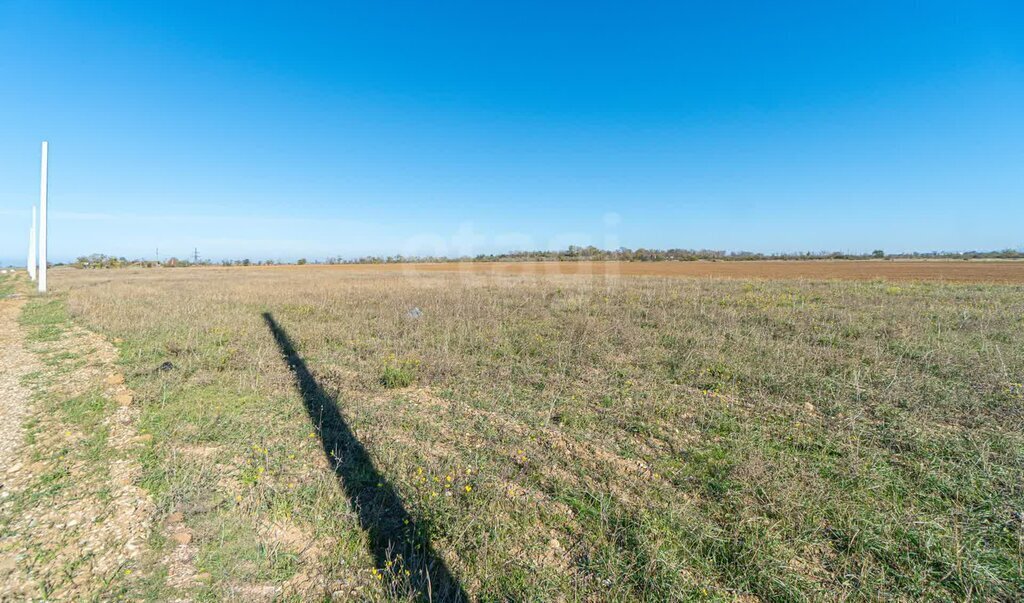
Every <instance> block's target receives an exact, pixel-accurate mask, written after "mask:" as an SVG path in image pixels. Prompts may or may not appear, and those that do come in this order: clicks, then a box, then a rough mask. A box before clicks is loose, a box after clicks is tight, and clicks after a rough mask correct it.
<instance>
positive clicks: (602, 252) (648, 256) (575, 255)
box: [58, 245, 1024, 268]
mask: <svg viewBox="0 0 1024 603" xmlns="http://www.w3.org/2000/svg"><path fill="white" fill-rule="evenodd" d="M871 259H876V260H910V259H922V260H923V259H948V260H980V259H1024V251H1022V250H1015V249H1004V250H1001V251H929V252H913V253H885V252H884V251H883V250H881V249H876V250H874V251H872V252H871V253H843V252H839V251H817V252H813V251H807V252H802V253H757V252H754V251H721V250H713V249H646V248H642V247H641V248H639V249H629V248H628V247H620V248H618V249H613V250H609V249H599V248H597V247H594V246H593V245H590V246H586V247H582V246H577V245H570V246H569V248H568V249H565V250H561V251H511V252H508V253H497V254H479V255H475V256H462V257H444V256H416V255H389V256H365V257H361V258H355V259H350V258H342V257H329V258H327V259H326V260H325V261H324V262H323V263H325V264H406V263H424V262H429V263H439V262H573V261H605V260H617V261H620V262H669V261H675V262H694V261H698V260H703V261H730V262H742V261H753V260H794V261H795V260H871ZM289 263H292V262H281V261H276V260H262V261H259V260H250V259H249V258H245V259H241V260H220V261H218V262H213V261H210V260H201V261H199V262H193V261H189V260H186V259H178V258H176V257H171V258H167V259H165V260H162V261H159V262H157V261H155V260H128V259H125V258H124V257H114V256H109V255H104V254H102V253H94V254H92V255H88V256H81V257H79V258H77V259H76V260H75V261H74V262H72V263H71V264H70V265H71V266H74V267H76V268H124V267H129V266H133V267H141V268H155V267H162V268H184V267H188V266H276V265H282V264H289ZM294 263H295V264H298V265H303V264H307V263H317V264H318V263H321V262H318V261H313V262H309V261H308V260H307V259H306V258H300V259H299V260H297V261H296V262H294ZM58 265H59V264H58Z"/></svg>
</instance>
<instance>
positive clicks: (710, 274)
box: [321, 260, 1024, 283]
mask: <svg viewBox="0 0 1024 603" xmlns="http://www.w3.org/2000/svg"><path fill="white" fill-rule="evenodd" d="M321 268H323V269H330V270H346V271H387V272H402V271H410V272H467V273H477V274H480V273H483V274H487V273H492V274H539V275H543V274H579V275H621V276H667V277H699V278H738V279H747V278H753V279H810V280H825V279H841V280H875V279H884V280H893V281H949V282H960V283H1024V261H1014V260H1004V261H989V260H974V261H963V260H895V261H886V260H809V261H726V262H708V261H699V262H464V263H457V262H451V263H437V264H344V265H331V266H322V267H321Z"/></svg>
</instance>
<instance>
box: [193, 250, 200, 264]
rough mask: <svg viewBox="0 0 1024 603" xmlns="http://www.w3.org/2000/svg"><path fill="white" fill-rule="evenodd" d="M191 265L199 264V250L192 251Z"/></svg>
mask: <svg viewBox="0 0 1024 603" xmlns="http://www.w3.org/2000/svg"><path fill="white" fill-rule="evenodd" d="M192 263H193V264H196V265H198V264H199V248H198V247H196V248H195V249H193V250H192Z"/></svg>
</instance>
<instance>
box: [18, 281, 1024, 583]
mask: <svg viewBox="0 0 1024 603" xmlns="http://www.w3.org/2000/svg"><path fill="white" fill-rule="evenodd" d="M868 264H869V265H870V268H866V267H864V266H865V265H868ZM564 266H565V265H560V268H561V267H564ZM828 266H829V265H828V264H827V263H818V262H815V263H813V264H806V265H802V264H798V263H792V262H790V263H772V264H771V265H770V266H769V265H768V264H766V263H753V262H751V263H739V262H737V263H723V262H718V263H705V262H699V263H678V264H671V265H670V264H636V265H625V266H620V267H619V269H617V270H616V274H617V276H611V277H608V276H605V275H604V272H603V270H595V271H593V272H591V273H589V274H582V275H581V274H575V275H573V274H530V273H522V274H515V272H518V271H521V270H531V268H530V267H529V265H525V264H523V265H507V266H505V265H501V266H480V265H473V266H472V269H466V268H465V267H461V268H460V267H459V266H457V265H433V266H430V267H419V268H418V269H415V270H410V269H408V268H403V267H400V266H386V267H383V268H380V267H369V266H351V267H348V266H346V267H315V266H309V267H302V268H299V267H296V268H287V269H283V268H282V269H277V268H268V269H264V268H251V269H241V268H232V269H219V268H207V269H173V270H172V269H155V270H116V271H102V270H95V271H84V270H83V271H76V270H54V271H53V273H52V276H51V280H52V287H53V289H54V291H55V294H54V295H53V296H51V298H50V299H49V300H45V299H40V298H36V299H33V300H31V301H30V302H29V304H28V305H27V306H26V309H25V313H26V321H27V322H26V324H30V325H32V328H34V329H37V330H38V329H51V332H55V333H59V332H60V330H61V329H62V328H64V327H63V326H62V325H66V324H68V321H72V322H75V323H79V324H82V325H86V326H88V327H89V328H90V329H93V330H95V331H97V332H98V333H100V334H102V335H104V336H105V337H106V338H108V339H109V340H110V341H112V342H114V343H115V345H116V347H117V350H118V354H119V356H118V363H119V365H120V366H121V368H122V370H123V372H124V374H125V375H126V377H127V384H128V385H129V386H130V387H131V388H132V389H133V390H134V392H135V393H136V398H137V399H136V401H135V404H137V405H138V407H139V409H140V413H141V414H140V415H139V419H138V421H139V423H138V427H139V430H140V431H141V433H143V435H144V436H146V438H145V440H144V444H143V445H142V446H141V447H140V448H139V449H138V451H137V460H138V462H139V463H140V464H141V467H142V472H141V474H140V476H139V478H138V481H139V484H141V485H142V486H143V488H145V489H146V491H148V492H149V493H150V495H151V496H152V499H153V502H154V505H155V509H156V513H157V521H158V522H159V521H171V520H172V519H168V518H173V521H178V522H181V523H182V524H183V525H185V526H187V527H188V529H189V531H190V532H189V533H190V535H191V536H190V542H189V544H188V547H191V548H190V549H189V550H191V551H193V554H191V555H190V556H189V557H188V558H187V559H186V560H185V561H186V562H187V563H190V564H192V565H193V566H194V567H192V568H191V569H190V570H189V571H190V572H191V573H189V572H186V573H185V574H184V575H186V576H189V577H190V578H189V579H188V580H181V579H170V577H169V575H168V571H169V570H168V569H167V567H166V565H167V563H166V560H167V559H168V555H171V554H172V551H174V550H176V549H175V547H178V546H179V545H180V544H181V543H175V542H174V541H172V540H171V539H169V538H168V537H167V536H166V535H165V534H164V533H163V532H161V531H160V530H154V532H153V535H152V536H151V538H150V539H149V541H148V542H147V544H146V546H147V553H146V555H145V556H144V557H143V558H142V560H141V561H139V562H138V564H136V565H135V566H133V567H130V568H126V571H125V572H122V573H121V574H118V575H117V576H116V577H115V578H114V579H113V580H112V582H111V586H110V587H109V588H110V589H114V588H115V586H116V588H117V589H120V590H116V591H113V590H112V592H118V593H122V594H123V595H124V596H128V597H133V598H134V597H138V598H144V599H167V598H174V597H190V598H192V599H193V600H197V601H199V600H221V599H240V598H242V599H250V600H256V599H261V598H262V599H264V600H271V599H274V598H277V599H281V600H323V599H330V598H331V597H333V598H335V599H337V600H396V599H397V600H424V601H426V600H432V601H446V600H459V599H462V598H467V597H468V598H471V599H472V600H481V601H513V600H514V601H522V600H531V601H560V600H561V601H577V600H578V601H596V600H613V601H635V600H659V601H662V600H718V601H801V600H883V599H886V600H936V601H938V600H943V601H945V600H965V599H983V600H1004V601H1011V600H1020V599H1021V598H1022V597H1024V565H1022V564H1024V385H1022V381H1024V287H1022V286H1021V285H1019V284H1006V283H1021V282H1024V272H1022V267H1024V264H1017V263H996V262H992V263H985V264H980V265H979V264H968V263H954V262H948V263H946V262H942V263H939V262H936V263H927V264H921V263H912V262H887V263H883V262H877V263H876V262H867V263H855V262H849V263H843V266H844V268H843V270H844V272H842V274H841V275H840V274H837V273H836V272H835V269H834V268H831V267H828ZM823 267H826V268H827V272H828V273H827V274H825V273H822V272H821V270H823ZM576 268H577V269H582V268H581V267H580V266H576ZM540 269H547V267H542V268H538V270H540ZM453 270H454V272H453ZM636 270H644V271H646V270H651V271H654V272H652V274H655V275H662V276H666V275H672V276H684V275H686V276H709V275H718V276H730V277H735V278H734V279H708V278H659V277H656V276H646V277H637V276H632V275H633V274H634V271H636ZM475 271H483V272H482V273H476V272H475ZM688 271H689V272H688ZM509 272H512V273H513V274H509ZM645 274H646V273H645ZM982 274H983V275H985V276H984V277H982V276H980V275H982ZM837 276H840V277H842V278H846V277H849V278H854V279H862V278H864V279H874V280H849V281H843V280H784V279H783V278H781V277H808V278H819V279H820V278H826V277H828V278H833V277H837ZM749 277H760V278H752V279H751V280H743V279H745V278H749ZM882 277H884V278H886V279H888V280H878V279H880V278H882ZM928 278H931V279H933V280H934V279H940V280H945V281H978V280H982V281H984V280H990V281H1003V284H999V283H998V282H991V283H984V284H979V283H973V284H965V283H959V284H957V283H952V282H923V281H922V282H917V281H915V279H928ZM768 279H770V280H768ZM893 279H899V280H901V281H902V282H895V280H893ZM903 279H910V281H914V282H907V281H903ZM413 308H418V309H419V310H420V313H415V312H414V313H412V314H410V310H411V309H413ZM97 408H101V409H102V408H105V407H103V406H102V405H100V406H99V407H97ZM97 412H103V411H102V410H101V411H97ZM90 458H93V459H94V460H93V461H92V462H96V463H103V462H109V458H107V457H104V455H103V454H102V452H97V453H95V454H93V455H92V457H90ZM105 459H106V460H105ZM55 479H58V480H59V479H69V478H55ZM44 495H45V493H44V494H41V495H40V496H42V497H43V498H42V499H41V500H45V496H44ZM182 546H183V545H182ZM129 570H130V571H129ZM175 571H177V570H175ZM177 575H178V576H179V577H180V575H182V574H180V572H179V573H178V574H177Z"/></svg>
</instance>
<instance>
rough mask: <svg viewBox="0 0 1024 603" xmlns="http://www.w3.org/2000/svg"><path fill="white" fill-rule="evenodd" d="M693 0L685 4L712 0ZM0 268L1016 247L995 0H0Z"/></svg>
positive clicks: (1020, 129) (1020, 79) (1007, 19)
mask: <svg viewBox="0 0 1024 603" xmlns="http://www.w3.org/2000/svg"><path fill="white" fill-rule="evenodd" d="M712 5H713V7H712ZM0 83H2V87H0V88H2V93H0V261H19V262H20V261H23V258H24V254H25V249H26V247H27V242H26V231H27V227H28V222H29V210H30V206H31V204H32V203H33V202H34V201H35V200H37V199H38V178H39V176H38V170H39V167H38V162H39V142H40V141H41V140H43V139H47V140H49V141H50V163H51V178H50V190H51V195H50V204H51V216H52V220H51V228H50V232H51V247H50V249H51V257H53V258H55V259H57V260H60V259H68V258H71V257H74V256H77V255H81V254H87V253H92V252H102V253H108V254H114V255H124V256H128V257H144V256H145V257H152V255H153V254H154V251H155V248H156V247H157V246H159V247H160V251H161V255H163V256H165V257H166V256H170V255H177V256H179V257H180V256H185V255H187V254H189V253H190V252H191V251H192V249H193V248H194V247H198V248H199V250H200V253H201V255H203V256H204V257H208V258H223V257H239V258H240V257H251V258H253V259H257V258H263V259H265V258H275V259H294V258H297V257H300V256H307V257H310V258H315V257H326V256H331V255H343V256H355V255H362V254H371V253H372V254H378V253H384V254H389V253H399V252H401V253H407V254H408V253H447V254H459V253H466V252H470V253H477V252H489V251H496V250H504V249H510V248H557V247H564V246H566V245H568V244H570V243H577V244H595V245H598V246H602V247H608V246H611V247H616V246H619V245H625V246H629V247H641V246H646V247H691V248H714V249H729V250H739V249H745V250H755V251H765V252H774V251H796V250H826V249H828V250H833V249H836V250H845V251H870V250H871V249H874V248H884V249H886V250H888V251H905V250H937V249H942V250H964V249H993V248H1005V247H1015V248H1016V247H1022V246H1024V9H1022V8H1021V3H1019V2H1006V3H989V2H979V1H975V2H962V3H946V2H907V3H903V2H877V3H876V2H843V3H830V2H806V3H792V4H790V3H778V2H771V3H767V2H750V3H742V2H736V3H725V2H723V3H680V2H664V3H643V2H621V3H611V2H594V1H589V2H560V3H553V2H521V1H517V2H508V3H490V2H479V1H473V2H468V1H467V2H459V3H451V2H401V3H398V2H364V3H358V4H356V3H352V4H347V5H346V4H341V3H333V2H332V3H324V4H323V5H319V6H316V5H313V4H312V3H307V2H294V1H293V2H287V3H278V4H264V3H252V2H244V3H237V4H230V3H220V2H213V3H211V2H194V3H193V2H166V3H157V2H113V3H112V2H96V1H90V2H78V1H75V2H46V1H39V0H28V1H20V0H15V1H10V0H0Z"/></svg>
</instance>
